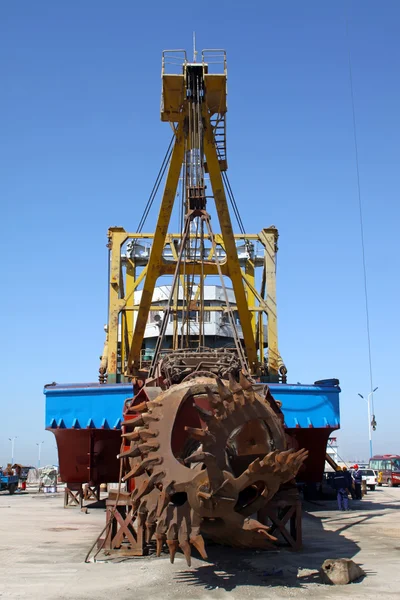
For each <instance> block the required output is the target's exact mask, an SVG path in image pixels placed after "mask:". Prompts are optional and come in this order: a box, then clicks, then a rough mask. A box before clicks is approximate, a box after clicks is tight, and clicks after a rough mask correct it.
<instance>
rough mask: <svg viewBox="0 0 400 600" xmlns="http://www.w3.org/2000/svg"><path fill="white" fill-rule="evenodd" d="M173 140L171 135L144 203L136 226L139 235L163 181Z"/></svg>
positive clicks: (173, 136)
mask: <svg viewBox="0 0 400 600" xmlns="http://www.w3.org/2000/svg"><path fill="white" fill-rule="evenodd" d="M174 139H175V134H173V135H172V138H171V141H170V143H169V146H168V149H167V151H166V153H165V156H164V159H163V161H162V164H161V167H160V170H159V171H158V174H157V177H156V180H155V182H154V185H153V189H152V190H151V193H150V196H149V199H148V200H147V203H146V206H145V208H144V211H143V214H142V216H141V219H140V221H139V225H138V227H137V230H136V231H137V232H138V233H141V232H142V229H143V226H144V224H145V222H146V219H147V217H148V215H149V212H150V209H151V207H152V205H153V202H154V198H155V197H156V195H157V192H158V190H159V187H160V184H161V181H162V179H163V177H164V173H165V171H166V169H167V166H168V164H169V161H170V159H171V155H172V145H173V143H174Z"/></svg>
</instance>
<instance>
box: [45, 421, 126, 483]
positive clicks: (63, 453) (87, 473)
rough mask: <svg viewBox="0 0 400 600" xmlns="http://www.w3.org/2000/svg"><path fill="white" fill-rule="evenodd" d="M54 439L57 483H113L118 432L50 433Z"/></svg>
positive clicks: (69, 431) (117, 474) (117, 466)
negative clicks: (56, 455)
mask: <svg viewBox="0 0 400 600" xmlns="http://www.w3.org/2000/svg"><path fill="white" fill-rule="evenodd" d="M50 431H52V432H53V433H54V435H55V438H56V441H57V447H58V459H59V467H60V477H61V480H62V481H64V482H66V483H89V484H90V485H100V484H101V483H115V482H117V481H118V478H119V461H118V460H117V454H119V452H120V448H121V431H120V430H115V429H62V428H61V429H50Z"/></svg>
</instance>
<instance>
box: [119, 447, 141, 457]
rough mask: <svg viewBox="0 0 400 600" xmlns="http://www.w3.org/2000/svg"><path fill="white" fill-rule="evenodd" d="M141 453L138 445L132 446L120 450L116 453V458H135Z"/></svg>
mask: <svg viewBox="0 0 400 600" xmlns="http://www.w3.org/2000/svg"><path fill="white" fill-rule="evenodd" d="M141 454H142V452H141V451H140V448H139V447H138V446H133V447H132V448H130V449H129V450H125V452H121V454H118V456H117V458H136V457H137V456H140V455H141Z"/></svg>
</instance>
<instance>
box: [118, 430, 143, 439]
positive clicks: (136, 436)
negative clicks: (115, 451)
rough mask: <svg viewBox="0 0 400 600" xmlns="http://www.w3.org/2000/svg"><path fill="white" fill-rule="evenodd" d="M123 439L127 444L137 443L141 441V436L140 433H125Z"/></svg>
mask: <svg viewBox="0 0 400 600" xmlns="http://www.w3.org/2000/svg"><path fill="white" fill-rule="evenodd" d="M122 437H123V438H124V440H126V441H127V442H136V441H137V440H140V439H141V435H140V432H139V431H132V432H131V433H123V434H122Z"/></svg>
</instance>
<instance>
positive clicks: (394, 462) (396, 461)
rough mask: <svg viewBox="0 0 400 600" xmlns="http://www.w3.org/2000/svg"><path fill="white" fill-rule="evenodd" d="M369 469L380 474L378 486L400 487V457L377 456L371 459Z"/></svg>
mask: <svg viewBox="0 0 400 600" xmlns="http://www.w3.org/2000/svg"><path fill="white" fill-rule="evenodd" d="M369 468H370V469H374V470H375V471H378V472H379V477H378V485H382V484H383V483H387V484H388V486H390V487H397V486H398V485H400V455H398V454H377V455H376V456H373V457H372V458H370V459H369Z"/></svg>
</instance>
